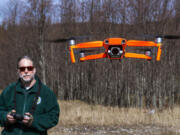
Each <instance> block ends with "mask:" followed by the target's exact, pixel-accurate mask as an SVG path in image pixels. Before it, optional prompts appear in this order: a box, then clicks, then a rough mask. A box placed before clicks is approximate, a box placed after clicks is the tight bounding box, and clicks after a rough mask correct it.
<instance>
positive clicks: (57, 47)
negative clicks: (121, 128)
mask: <svg viewBox="0 0 180 135" xmlns="http://www.w3.org/2000/svg"><path fill="white" fill-rule="evenodd" d="M179 7H180V1H179V0H133V1H131V0H59V1H56V3H55V2H54V1H53V0H27V1H26V2H24V3H23V1H19V0H11V1H10V2H9V3H8V4H7V8H6V10H4V11H3V13H4V18H3V21H2V23H1V25H0V61H1V64H0V80H1V82H0V84H1V86H0V88H1V89H3V88H5V87H6V86H7V85H8V84H9V83H10V82H12V81H16V79H17V75H16V62H17V59H18V57H20V56H22V55H29V56H31V57H32V58H33V59H34V60H35V64H36V66H37V71H38V75H39V76H40V78H41V79H42V81H43V82H44V83H45V84H47V85H48V86H49V87H50V88H52V89H53V91H54V92H55V93H56V95H57V97H58V98H59V99H60V100H76V99H78V100H83V101H86V102H88V103H93V104H103V105H118V106H120V107H130V106H133V107H163V106H174V105H178V104H179V103H180V68H179V65H180V59H179V54H180V46H179V43H180V41H179V40H164V41H163V45H164V46H163V49H162V57H161V61H160V62H157V61H155V60H152V61H151V62H148V61H145V60H138V59H122V61H110V60H109V59H101V60H93V61H87V62H83V63H80V62H77V63H75V64H72V63H71V61H70V56H69V53H68V43H58V44H55V43H48V42H46V41H47V40H48V39H56V38H67V37H71V36H79V35H80V36H83V35H91V36H90V38H89V39H82V40H78V41H77V43H79V42H86V41H94V40H104V39H105V38H108V37H117V36H118V37H124V38H127V39H138V40H154V39H149V38H147V37H144V38H143V37H138V36H137V35H143V34H153V35H158V34H173V35H180V8H179ZM130 51H135V50H130ZM155 51H156V50H155ZM76 57H77V58H78V56H76Z"/></svg>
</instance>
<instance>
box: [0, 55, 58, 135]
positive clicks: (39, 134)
mask: <svg viewBox="0 0 180 135" xmlns="http://www.w3.org/2000/svg"><path fill="white" fill-rule="evenodd" d="M17 73H18V76H19V78H18V81H17V82H16V83H12V84H10V85H9V86H8V87H7V88H5V89H4V90H3V92H2V93H1V95H0V126H1V127H3V131H2V135H47V130H48V129H50V128H52V127H54V126H55V125H56V124H57V123H58V120H59V111H60V108H59V105H58V102H57V98H56V96H55V94H54V93H53V91H52V90H51V89H50V88H48V87H47V86H46V85H44V84H43V83H42V82H41V81H40V79H39V78H38V77H37V75H36V68H35V66H34V63H33V60H32V59H31V58H30V57H29V56H23V57H21V58H19V59H18V62H17Z"/></svg>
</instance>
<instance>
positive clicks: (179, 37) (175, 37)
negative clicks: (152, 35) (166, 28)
mask: <svg viewBox="0 0 180 135" xmlns="http://www.w3.org/2000/svg"><path fill="white" fill-rule="evenodd" d="M156 37H162V38H165V39H180V36H178V35H158V36H156Z"/></svg>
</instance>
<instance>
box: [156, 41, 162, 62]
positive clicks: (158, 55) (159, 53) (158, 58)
mask: <svg viewBox="0 0 180 135" xmlns="http://www.w3.org/2000/svg"><path fill="white" fill-rule="evenodd" d="M160 56H161V44H160V43H159V47H158V52H157V57H156V60H157V61H160Z"/></svg>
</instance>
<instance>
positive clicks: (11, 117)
mask: <svg viewBox="0 0 180 135" xmlns="http://www.w3.org/2000/svg"><path fill="white" fill-rule="evenodd" d="M11 113H16V110H12V111H11V112H9V113H8V114H7V116H6V118H7V122H8V123H10V124H14V123H16V119H14V117H13V116H12V115H11Z"/></svg>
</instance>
